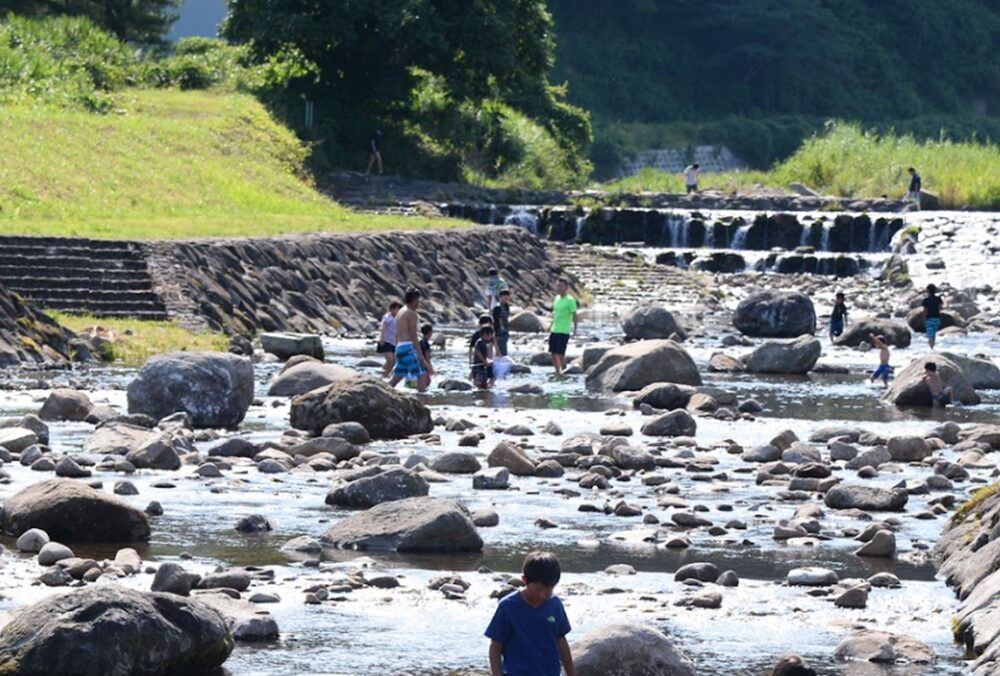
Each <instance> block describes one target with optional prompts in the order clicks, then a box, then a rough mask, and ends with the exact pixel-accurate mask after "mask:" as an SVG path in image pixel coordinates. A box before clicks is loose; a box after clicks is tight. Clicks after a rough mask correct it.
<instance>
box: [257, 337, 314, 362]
mask: <svg viewBox="0 0 1000 676" xmlns="http://www.w3.org/2000/svg"><path fill="white" fill-rule="evenodd" d="M260 346H261V348H262V349H263V350H264V352H268V353H270V354H273V355H274V356H275V357H277V358H278V359H281V360H282V361H285V360H288V359H291V358H292V357H295V356H298V355H304V356H307V357H312V358H313V359H318V360H320V361H321V362H322V361H323V357H324V354H323V340H322V339H321V338H320V337H319V336H317V335H310V334H305V333H262V334H260Z"/></svg>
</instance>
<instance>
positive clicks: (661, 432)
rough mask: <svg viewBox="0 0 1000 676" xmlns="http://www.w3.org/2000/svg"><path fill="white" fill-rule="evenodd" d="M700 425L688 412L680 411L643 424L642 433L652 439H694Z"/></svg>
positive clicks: (657, 417)
mask: <svg viewBox="0 0 1000 676" xmlns="http://www.w3.org/2000/svg"><path fill="white" fill-rule="evenodd" d="M697 431H698V423H696V422H695V419H694V418H692V417H691V414H690V413H688V412H687V411H684V410H681V409H678V410H676V411H671V412H670V413H664V414H663V415H659V416H656V417H655V418H652V419H651V420H648V421H647V422H645V423H643V425H642V433H643V434H645V435H648V436H651V437H693V436H694V434H695V432H697Z"/></svg>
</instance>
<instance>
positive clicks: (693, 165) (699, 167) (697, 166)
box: [691, 162, 701, 169]
mask: <svg viewBox="0 0 1000 676" xmlns="http://www.w3.org/2000/svg"><path fill="white" fill-rule="evenodd" d="M691 166H692V167H694V168H695V169H701V165H700V164H698V163H697V162H695V163H694V164H692V165H691Z"/></svg>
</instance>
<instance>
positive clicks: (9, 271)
mask: <svg viewBox="0 0 1000 676" xmlns="http://www.w3.org/2000/svg"><path fill="white" fill-rule="evenodd" d="M22 278H24V279H98V278H100V279H115V280H121V281H134V280H143V279H149V272H148V271H147V270H146V269H142V270H123V269H109V268H101V267H48V266H45V267H39V266H33V265H9V264H8V262H7V261H6V260H4V261H2V262H0V281H2V280H16V279H22Z"/></svg>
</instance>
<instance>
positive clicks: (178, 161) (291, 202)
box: [0, 89, 455, 239]
mask: <svg viewBox="0 0 1000 676" xmlns="http://www.w3.org/2000/svg"><path fill="white" fill-rule="evenodd" d="M119 101H120V102H121V105H120V107H119V109H118V110H116V111H114V112H112V113H111V114H108V115H95V114H93V113H89V112H84V111H80V110H73V109H66V108H62V107H56V106H52V105H48V104H31V103H20V104H12V105H6V106H0V157H2V158H3V161H2V162H0V234H32V235H61V236H81V237H101V238H123V239H134V238H156V239H162V238H191V237H206V236H260V235H274V234H281V233H294V232H316V231H337V232H344V231H361V230H384V229H416V228H425V227H438V228H440V227H446V226H448V225H455V222H454V221H451V220H447V219H440V220H434V219H424V218H401V217H394V216H376V215H371V214H360V213H355V212H351V211H349V210H347V209H345V208H343V207H341V206H339V205H338V204H336V203H335V202H333V201H331V200H329V199H327V198H325V197H324V196H322V195H320V194H319V193H318V192H316V191H315V190H314V189H313V187H312V185H311V184H310V183H309V181H308V179H307V178H306V174H305V172H304V170H303V162H304V160H305V156H306V150H305V149H304V148H303V147H302V145H301V144H300V143H299V142H298V140H297V139H296V138H295V136H294V135H293V134H292V132H290V131H289V130H288V129H286V128H284V127H283V126H281V125H279V124H278V123H276V122H275V121H274V120H273V119H272V118H271V116H270V115H269V114H268V113H267V111H266V110H265V109H264V107H263V106H262V105H261V104H260V103H259V102H258V101H257V100H256V99H254V98H253V97H252V96H249V95H244V94H234V93H223V92H213V91H178V90H145V89H142V90H140V89H136V90H127V91H125V92H123V93H122V95H121V96H120V98H119Z"/></svg>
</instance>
